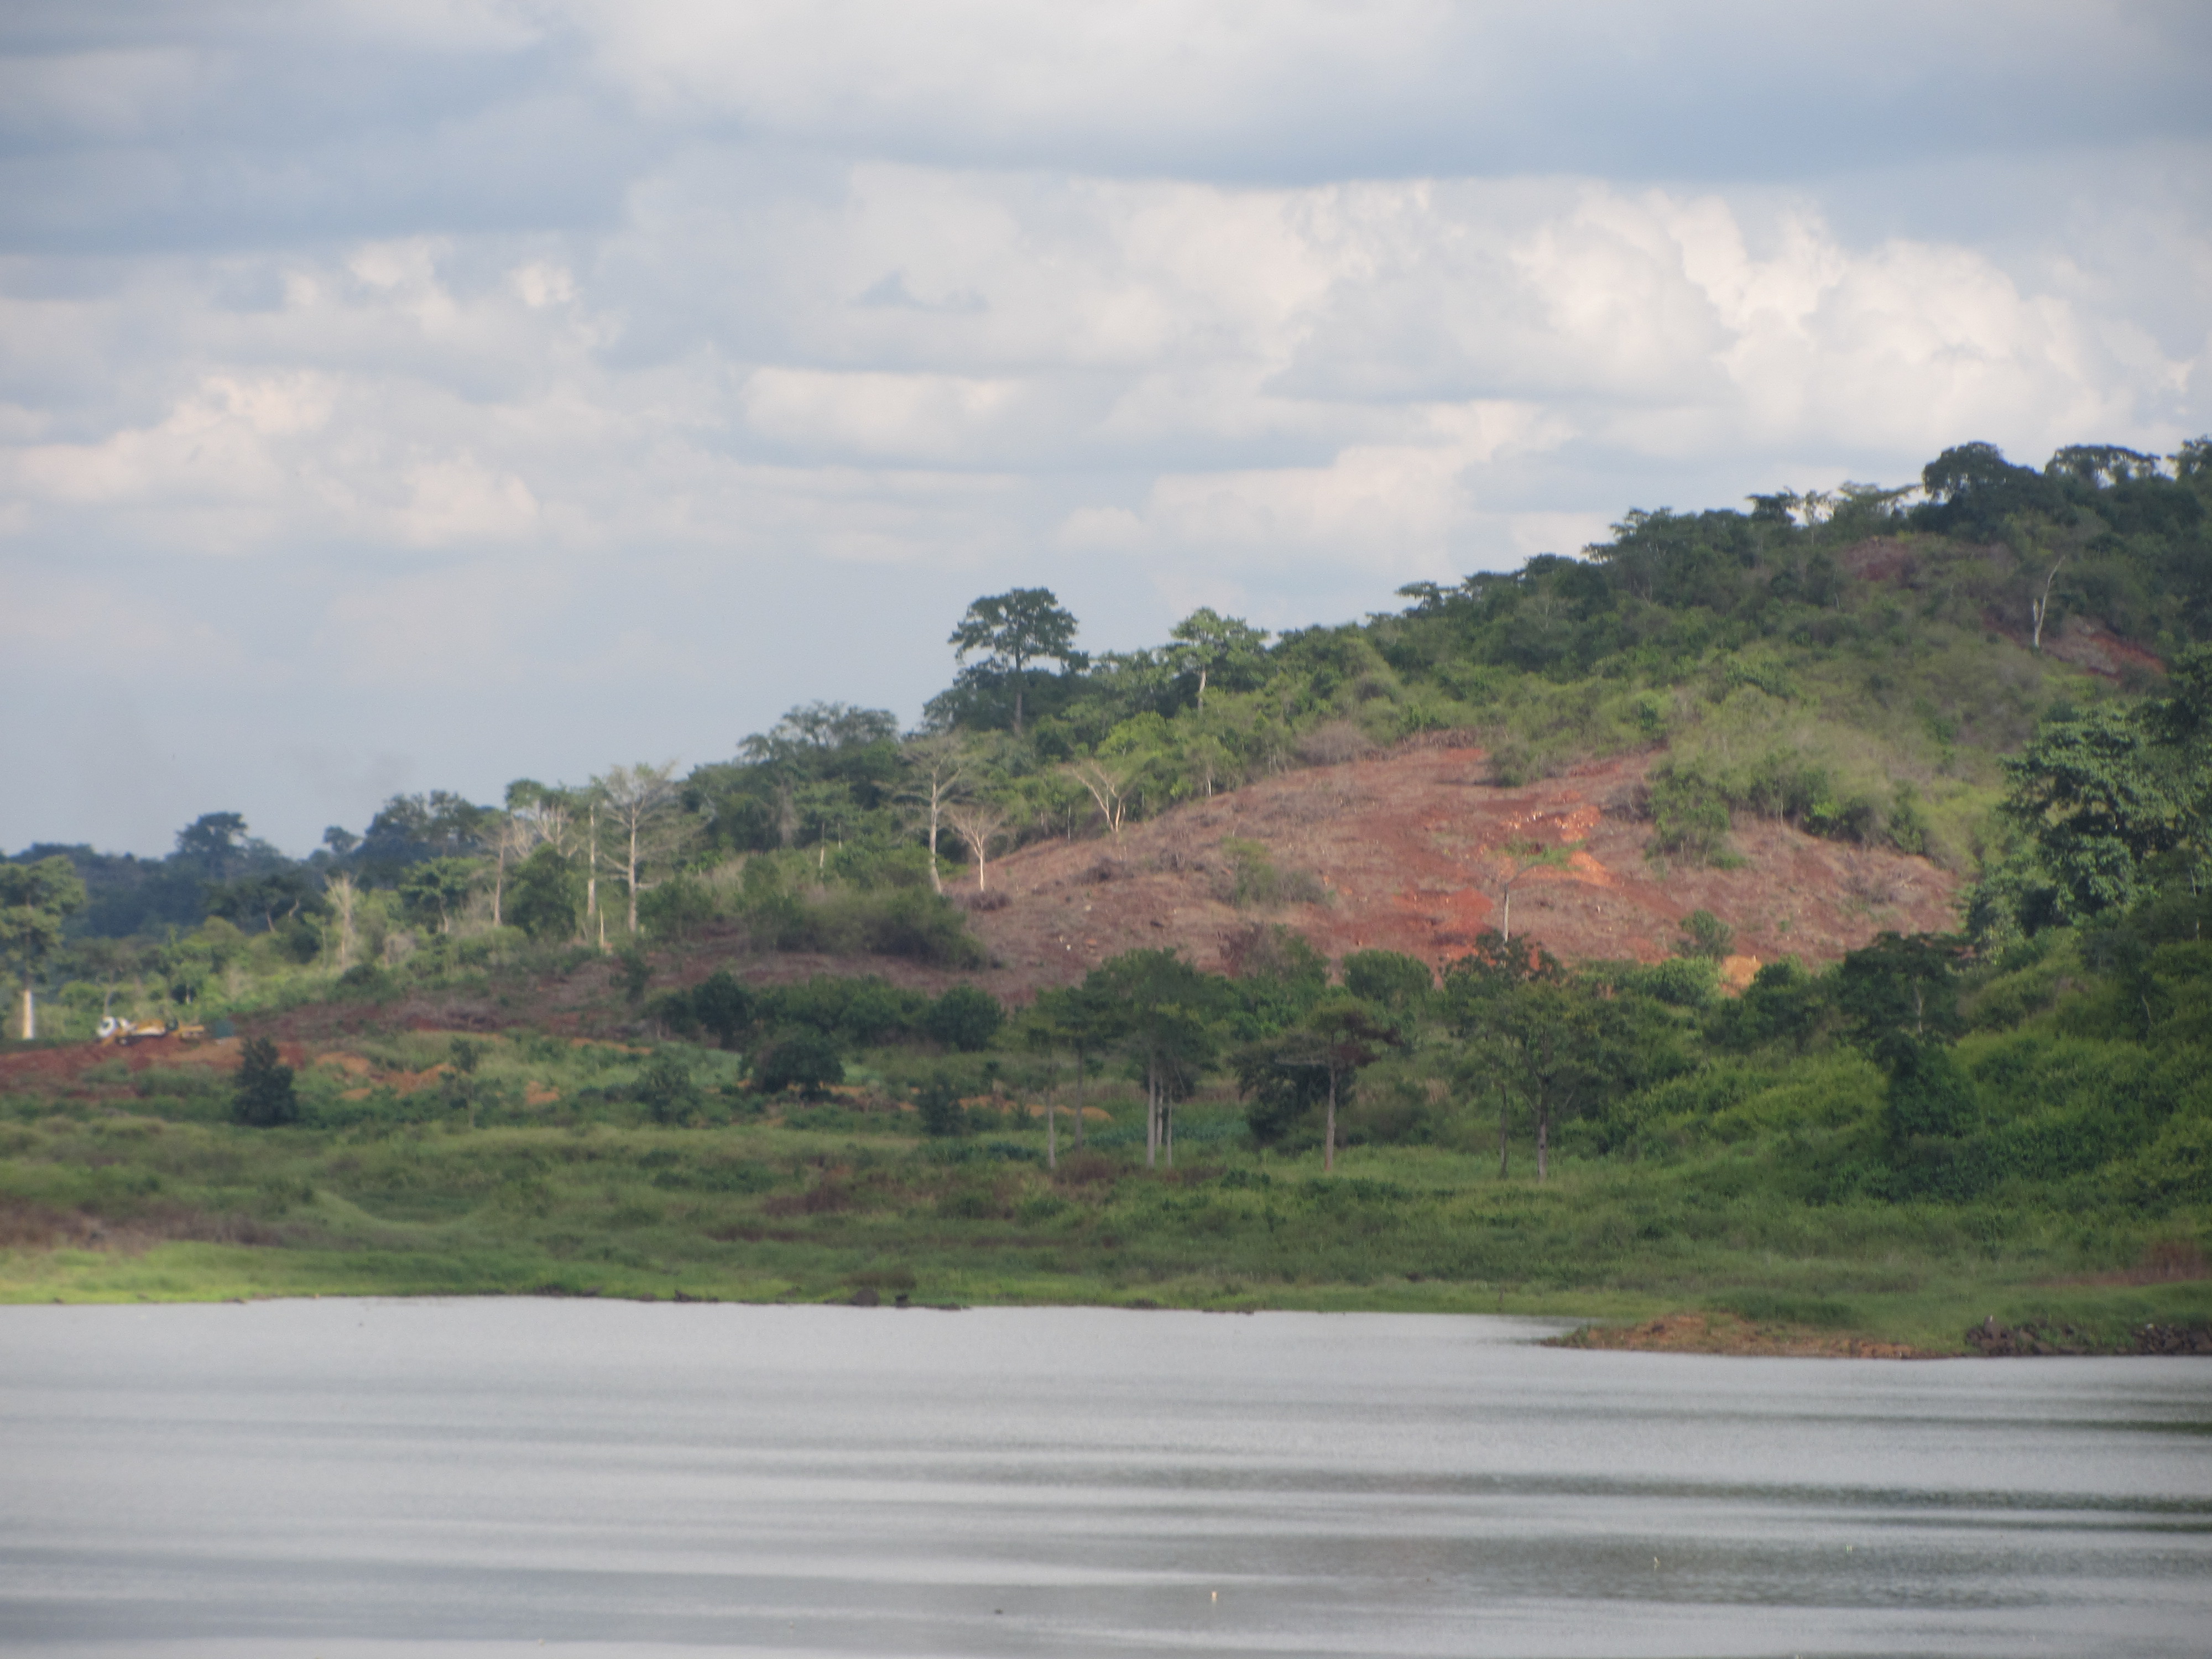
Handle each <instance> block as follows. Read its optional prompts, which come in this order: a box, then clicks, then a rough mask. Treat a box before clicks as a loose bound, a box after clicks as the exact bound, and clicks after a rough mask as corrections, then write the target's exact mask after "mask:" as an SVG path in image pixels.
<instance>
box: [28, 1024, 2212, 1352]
mask: <svg viewBox="0 0 2212 1659" xmlns="http://www.w3.org/2000/svg"><path fill="white" fill-rule="evenodd" d="M623 1053H624V1051H621V1050H615V1049H612V1048H610V1049H609V1050H608V1051H607V1053H606V1054H602V1055H597V1056H592V1057H589V1058H586V1059H585V1060H579V1061H577V1062H575V1065H576V1066H577V1067H578V1068H579V1070H580V1071H592V1070H594V1069H595V1068H601V1067H604V1066H611V1065H613V1064H617V1063H619V1058H620V1057H621V1056H622V1055H623ZM503 1063H504V1064H507V1065H514V1064H520V1065H523V1066H530V1065H533V1064H534V1065H536V1066H538V1068H539V1069H541V1070H542V1069H544V1061H543V1060H537V1061H532V1060H528V1059H527V1058H526V1057H525V1056H518V1055H513V1054H509V1055H508V1056H507V1057H506V1058H505V1060H504V1061H503ZM320 1069H322V1070H324V1071H325V1072H328V1073H331V1077H330V1078H329V1079H316V1086H318V1087H321V1088H324V1089H325V1093H326V1095H327V1099H326V1101H325V1111H326V1112H327V1114H328V1115H329V1116H330V1117H331V1118H333V1119H342V1118H343V1115H344V1114H345V1110H346V1109H348V1108H362V1111H361V1112H360V1113H359V1115H356V1117H355V1119H354V1121H350V1122H346V1121H331V1122H324V1123H321V1124H319V1125H318V1126H316V1127H293V1128H283V1129H275V1130H260V1131H255V1130H249V1129H243V1128H240V1127H234V1126H233V1125H231V1124H229V1123H228V1122H226V1121H221V1119H220V1116H219V1114H218V1112H217V1110H216V1107H217V1106H218V1105H219V1100H218V1097H217V1096H216V1094H215V1093H214V1092H213V1091H212V1089H211V1087H210V1085H212V1084H213V1082H214V1079H213V1078H212V1077H211V1076H207V1075H205V1074H203V1075H202V1076H199V1077H195V1076H194V1075H193V1074H192V1073H191V1072H190V1071H189V1070H186V1069H185V1068H178V1070H177V1072H176V1073H173V1074H171V1073H162V1072H160V1071H155V1072H146V1073H138V1074H137V1076H136V1077H135V1079H132V1080H131V1081H130V1082H129V1083H128V1085H125V1082H124V1080H123V1079H119V1078H116V1077H112V1076H111V1077H109V1078H106V1079H102V1080H99V1081H95V1082H94V1083H92V1084H89V1085H82V1086H81V1087H80V1088H79V1090H78V1091H76V1097H46V1098H43V1099H38V1100H33V1099H30V1098H27V1097H20V1096H19V1097H15V1098H14V1099H12V1100H10V1101H9V1102H7V1103H6V1105H5V1111H6V1116H5V1120H4V1121H0V1180H4V1184H5V1191H6V1194H7V1200H6V1210H5V1225H6V1228H7V1231H6V1233H5V1235H4V1237H5V1238H6V1240H7V1242H8V1243H9V1245H10V1246H11V1247H12V1248H9V1249H6V1250H5V1251H4V1252H0V1298H4V1299H7V1300H10V1301H16V1302H46V1301H52V1300H57V1299H58V1300H62V1301H69V1302H77V1301H133V1300H142V1299H143V1300H155V1301H164V1300H194V1299H197V1300H207V1299H219V1298H224V1297H271V1296H308V1295H459V1294H508V1295H514V1294H532V1293H536V1294H547V1293H550V1294H563V1295H601V1296H612V1297H658V1298H663V1299H667V1298H672V1297H678V1296H683V1297H701V1298H706V1297H712V1298H716V1299H738V1300H749V1301H771V1300H794V1301H827V1300H840V1301H849V1300H852V1299H854V1298H855V1297H859V1298H860V1299H861V1300H863V1301H866V1300H867V1299H869V1298H870V1297H873V1298H874V1299H876V1300H877V1301H878V1302H880V1303H882V1304H896V1302H897V1301H898V1300H899V1299H900V1298H901V1297H905V1298H906V1299H907V1300H908V1302H909V1303H910V1304H915V1305H929V1304H937V1305H945V1304H954V1305H971V1304H1025V1303H1027V1304H1040V1303H1061V1304H1066V1303H1085V1304H1121V1305H1146V1304H1151V1305H1158V1306H1164V1307H1188V1308H1206V1309H1221V1310H1231V1309H1254V1308H1297V1309H1316V1310H1355V1309H1358V1310H1393V1311H1433V1312H1500V1311H1503V1312H1510V1313H1528V1314H1535V1313H1541V1314H1553V1315H1559V1316H1567V1317H1573V1318H1592V1319H1604V1320H1609V1321H1633V1320H1641V1319H1647V1318H1650V1317H1652V1316H1656V1315H1658V1314H1662V1313H1666V1312H1670V1311H1674V1310H1682V1309H1709V1310H1726V1311H1728V1312H1730V1313H1733V1314H1735V1315H1736V1316H1740V1317H1741V1318H1742V1319H1744V1320H1747V1321H1750V1322H1757V1323H1759V1324H1760V1325H1761V1326H1763V1327H1768V1328H1799V1329H1804V1330H1808V1331H1817V1332H1822V1333H1828V1334H1838V1333H1840V1334H1857V1335H1863V1336H1864V1337H1866V1338H1868V1339H1869V1340H1887V1341H1893V1342H1901V1343H1905V1344H1909V1345H1911V1346H1913V1347H1915V1348H1917V1349H1922V1350H1926V1351H1933V1352H1960V1351H1962V1349H1963V1342H1962V1338H1963V1334H1964V1332H1965V1330H1966V1328H1967V1326H1969V1325H1970V1324H1976V1323H1979V1322H1982V1321H1983V1320H1984V1318H1986V1317H1989V1316H1995V1317H1996V1320H1997V1321H1998V1322H2001V1323H2003V1324H2008V1325H2017V1324H2021V1323H2025V1322H2046V1323H2051V1324H2054V1325H2058V1324H2063V1325H2068V1326H2071V1327H2074V1328H2076V1329H2077V1330H2078V1331H2081V1332H2082V1333H2086V1334H2087V1335H2088V1337H2089V1339H2090V1340H2092V1342H2093V1345H2094V1346H2106V1347H2109V1348H2111V1349H2112V1350H2114V1351H2119V1350H2122V1349H2124V1347H2125V1346H2127V1340H2128V1332H2129V1329H2130V1328H2131V1327H2133V1326H2137V1325H2140V1324H2142V1323H2145V1322H2159V1323H2168V1324H2172V1323H2179V1324H2203V1323H2205V1322H2208V1321H2212V1285H2208V1284H2207V1283H2206V1282H2204V1281H2203V1280H2201V1279H2197V1280H2186V1279H2185V1280H2180V1281H2177V1282H2167V1283H2149V1284H2129V1283H2126V1282H2124V1277H2125V1275H2124V1274H2117V1273H2115V1272H2114V1264H2115V1263H2116V1262H2121V1263H2133V1262H2137V1261H2142V1260H2143V1259H2145V1258H2146V1257H2147V1256H2156V1255H2157V1254H2158V1253H2159V1252H2160V1250H2161V1249H2163V1250H2164V1251H2165V1252H2166V1258H2167V1259H2169V1260H2172V1259H2174V1257H2173V1253H2174V1251H2175V1249H2176V1248H2177V1243H2176V1241H2175V1240H2174V1239H2172V1237H2167V1235H2168V1234H2170V1233H2171V1232H2172V1227H2171V1225H2170V1224H2168V1225H2166V1226H2165V1227H2163V1228H2161V1227H2160V1225H2157V1224H2154V1223H2150V1222H2135V1221H2130V1220H2129V1219H2127V1218H2124V1217H2116V1218H2112V1219H2110V1220H2107V1221H2093V1220H2089V1219H2085V1218H2083V1217H2081V1216H2080V1215H2078V1214H2061V1213H2057V1212H2040V1211H2033V1210H2024V1209H2021V1208H2020V1207H2018V1206H1999V1205H1996V1204H1991V1205H1987V1206H1973V1205H1963V1206H1962V1205H1955V1204H1954V1205H1939V1204H1925V1205H1922V1204H1899V1203H1893V1202H1883V1203H1874V1202H1868V1203H1841V1204H1832V1205H1826V1206H1806V1205H1803V1204H1802V1203H1798V1202H1795V1201H1792V1200H1789V1199H1787V1198H1784V1197H1781V1196H1778V1195H1777V1194H1776V1192H1775V1190H1774V1188H1773V1187H1772V1184H1771V1183H1769V1182H1764V1181H1762V1180H1761V1179H1760V1170H1759V1157H1758V1154H1757V1152H1756V1151H1755V1150H1753V1151H1746V1150H1745V1149H1743V1148H1741V1147H1723V1148H1719V1149H1717V1150H1715V1151H1713V1152H1708V1153H1705V1154H1702V1155H1698V1156H1692V1157H1685V1158H1678V1159H1676V1160H1674V1161H1672V1162H1669V1163H1668V1164H1640V1165H1631V1164H1620V1163H1617V1162H1607V1161H1603V1160H1598V1159H1589V1160H1584V1159H1581V1158H1575V1157H1571V1156H1570V1157H1567V1158H1562V1159H1561V1160H1560V1161H1559V1163H1558V1164H1555V1166H1554V1168H1553V1171H1552V1174H1551V1176H1550V1178H1549V1179H1548V1180H1547V1181H1545V1182H1541V1183H1539V1182H1537V1181H1535V1180H1534V1177H1533V1174H1532V1173H1529V1172H1528V1171H1529V1170H1530V1164H1531V1159H1530V1158H1529V1149H1528V1148H1519V1149H1516V1158H1515V1165H1516V1167H1515V1171H1514V1173H1512V1174H1511V1175H1510V1176H1507V1177H1505V1178H1501V1177H1500V1176H1499V1175H1498V1168H1497V1157H1496V1153H1495V1151H1494V1149H1492V1150H1489V1151H1487V1152H1484V1153H1482V1154H1480V1155H1478V1154H1476V1153H1474V1152H1454V1151H1449V1150H1447V1149H1444V1148H1440V1147H1436V1146H1363V1147H1359V1148H1356V1149H1354V1150H1352V1152H1349V1153H1347V1154H1346V1155H1344V1156H1343V1157H1341V1158H1340V1160H1339V1164H1338V1168H1337V1170H1336V1172H1335V1173H1334V1175H1333V1176H1324V1175H1323V1174H1322V1170H1321V1167H1320V1158H1318V1156H1317V1155H1316V1154H1313V1153H1304V1154H1296V1155H1285V1154H1282V1153H1265V1154H1263V1153H1261V1152H1257V1151H1255V1150H1251V1149H1250V1148H1249V1146H1248V1145H1247V1143H1246V1142H1245V1140H1244V1139H1243V1136H1242V1134H1241V1133H1239V1130H1240V1127H1241V1126H1240V1120H1239V1119H1238V1118H1237V1115H1236V1113H1235V1111H1234V1109H1233V1107H1232V1106H1231V1103H1228V1102H1226V1101H1220V1100H1216V1101H1212V1102H1206V1101H1200V1102H1198V1103H1194V1104H1193V1105H1192V1106H1190V1107H1188V1108H1187V1109H1185V1111H1184V1113H1183V1115H1182V1121H1181V1125H1180V1127H1179V1131H1178V1133H1179V1148H1178V1150H1179V1158H1178V1167H1177V1168H1176V1169H1175V1170H1173V1171H1171V1172H1170V1171H1167V1170H1161V1171H1158V1172H1148V1171H1146V1170H1145V1169H1144V1167H1143V1159H1142V1149H1141V1145H1140V1143H1139V1144H1136V1145H1133V1144H1132V1142H1133V1141H1135V1140H1136V1139H1137V1136H1136V1133H1135V1132H1134V1131H1133V1128H1132V1127H1131V1126H1132V1125H1133V1123H1135V1122H1137V1121H1140V1118H1139V1113H1140V1111H1141V1108H1140V1107H1139V1106H1138V1105H1137V1104H1136V1103H1133V1102H1130V1101H1127V1100H1113V1099H1109V1102H1108V1103H1107V1109H1106V1111H1105V1113H1104V1114H1103V1117H1094V1118H1093V1119H1092V1120H1091V1122H1090V1125H1089V1130H1088V1139H1089V1141H1090V1143H1091V1144H1090V1145H1089V1146H1087V1147H1086V1148H1085V1150H1084V1151H1083V1152H1080V1153H1077V1152H1073V1149H1072V1146H1071V1145H1070V1141H1071V1139H1072V1137H1071V1135H1070V1131H1069V1126H1068V1124H1067V1122H1066V1119H1065V1118H1064V1117H1063V1119H1062V1121H1061V1124H1060V1135H1061V1140H1060V1146H1061V1156H1060V1167H1059V1168H1058V1169H1057V1170H1048V1169H1047V1168H1046V1167H1045V1166H1044V1162H1043V1154H1044V1139H1045V1137H1044V1132H1043V1128H1042V1124H1040V1123H1037V1122H1035V1121H1029V1120H1025V1119H1024V1118H1023V1117H1022V1116H1021V1115H1018V1113H1015V1112H1012V1111H1008V1112H1006V1113H1003V1114H999V1115H992V1116H988V1117H983V1119H982V1121H981V1122H980V1123H978V1124H977V1125H976V1126H975V1128H974V1131H973V1132H972V1133H969V1134H966V1135H963V1136H960V1137H957V1138H951V1139H928V1138H926V1137H923V1136H922V1135H921V1134H920V1133H919V1132H918V1125H917V1123H916V1120H915V1115H914V1114H913V1113H911V1112H902V1111H899V1110H896V1109H891V1108H890V1107H888V1105H886V1104H884V1103H882V1102H881V1101H880V1100H879V1101H878V1109H873V1110H868V1109H860V1106H861V1105H862V1104H863V1103H865V1102H866V1100H867V1099H868V1098H869V1097H867V1096H866V1093H865V1091H860V1092H856V1096H855V1097H854V1098H853V1099H851V1100H848V1101H846V1102H842V1103H831V1104H829V1105H825V1106H823V1107H818V1108H815V1109H793V1110H791V1111H790V1112H789V1113H788V1114H787V1115H777V1116H767V1115H751V1114H749V1113H748V1112H746V1111H745V1110H744V1108H743V1107H742V1106H736V1107H730V1106H725V1105H723V1104H721V1103H720V1102H719V1097H716V1096H714V1094H712V1093H711V1092H710V1093H708V1095H707V1096H706V1097H705V1099H706V1102H707V1103H706V1104H704V1105H703V1106H702V1107H700V1108H699V1109H697V1110H696V1112H695V1114H694V1116H695V1121H693V1122H691V1123H690V1124H685V1125H665V1124H656V1123H653V1122H651V1121H610V1118H609V1117H608V1116H600V1117H598V1118H596V1119H594V1118H593V1117H592V1116H589V1115H580V1114H579V1112H578V1109H577V1108H576V1107H575V1106H574V1105H569V1106H568V1107H566V1109H565V1110H564V1109H563V1107H562V1105H561V1104H559V1103H550V1102H549V1103H544V1105H542V1106H540V1107H538V1108H535V1109H531V1108H524V1107H520V1106H517V1107H515V1108H513V1114H512V1115H513V1116H514V1117H515V1118H516V1119H518V1120H524V1119H526V1118H527V1117H529V1116H531V1115H535V1117H536V1120H537V1121H506V1122H488V1123H483V1124H482V1125H481V1127H477V1128H475V1129H471V1128H469V1127H467V1126H466V1122H465V1117H463V1116H461V1115H458V1114H457V1113H456V1112H454V1111H453V1109H451V1107H450V1104H449V1102H450V1098H451V1097H450V1096H435V1095H432V1094H430V1093H429V1092H428V1091H418V1093H417V1095H416V1096H415V1097H413V1098H415V1099H416V1100H417V1101H418V1102H419V1103H420V1105H419V1110H418V1111H417V1112H416V1115H412V1116H411V1117H410V1116H409V1115H406V1114H407V1110H408V1109H407V1104H406V1103H407V1101H408V1099H409V1098H410V1097H406V1096H400V1095H398V1094H396V1093H394V1092H392V1091H391V1088H390V1085H382V1086H383V1088H384V1090H385V1093H384V1094H383V1096H382V1097H379V1096H378V1095H377V1093H376V1091H374V1089H372V1090H369V1091H368V1092H367V1093H366V1095H364V1096H363V1097H362V1098H360V1099H356V1100H352V1101H348V1100H346V1099H344V1098H343V1096H345V1095H347V1094H358V1093H361V1091H360V1090H359V1089H358V1088H356V1089H341V1088H336V1087H330V1086H327V1085H330V1084H333V1083H336V1082H341V1081H346V1080H349V1075H350V1074H349V1073H346V1072H345V1071H343V1069H341V1068H338V1067H325V1068H320ZM500 1072H501V1066H499V1065H486V1066H482V1067H481V1068H480V1071H479V1073H478V1075H481V1076H483V1078H484V1079H485V1085H486V1087H488V1088H489V1086H491V1085H493V1084H495V1083H496V1082H497V1081H498V1079H499V1075H500ZM309 1076H310V1078H311V1079H313V1078H314V1069H313V1068H311V1070H310V1072H309ZM708 1082H709V1088H710V1089H711V1079H709V1080H708ZM126 1087H127V1091H128V1095H129V1098H128V1099H127V1100H125V1099H119V1098H100V1095H101V1094H103V1093H106V1094H108V1095H110V1096H114V1095H120V1094H122V1093H124V1092H125V1089H126ZM541 1092H545V1093H550V1092H552V1091H551V1090H550V1089H542V1090H541ZM372 1104H374V1106H375V1107H376V1108H377V1110H375V1111H374V1112H372V1111H368V1110H367V1108H368V1107H369V1106H370V1105H372ZM479 1110H480V1114H481V1115H482V1116H484V1117H489V1116H492V1115H495V1112H494V1111H493V1109H491V1108H489V1107H480V1108H479ZM979 1116H980V1115H979ZM563 1119H565V1121H562V1120H563ZM2179 1248H2181V1249H2184V1250H2186V1249H2188V1248H2189V1247H2188V1246H2187V1245H2186V1244H2185V1243H2184V1244H2182V1245H2181V1246H2179Z"/></svg>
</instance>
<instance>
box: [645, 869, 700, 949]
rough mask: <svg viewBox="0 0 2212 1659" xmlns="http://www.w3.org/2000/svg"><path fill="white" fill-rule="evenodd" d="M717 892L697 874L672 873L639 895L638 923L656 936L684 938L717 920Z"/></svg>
mask: <svg viewBox="0 0 2212 1659" xmlns="http://www.w3.org/2000/svg"><path fill="white" fill-rule="evenodd" d="M715 915H716V908H715V904H714V892H713V890H711V889H709V888H708V885H707V884H706V883H705V882H703V881H701V880H700V879H699V878H697V877H696V876H689V875H684V876H671V877H670V878H668V879H667V880H666V881H664V882H662V883H660V884H659V885H658V886H656V887H652V888H648V889H647V890H646V891H645V892H643V893H641V894H640V895H639V896H638V901H637V920H638V924H639V925H640V926H641V927H643V928H644V929H645V931H646V932H647V933H650V934H651V935H652V936H653V938H655V939H684V938H686V937H688V936H689V935H690V934H691V933H695V932H696V931H697V930H698V929H699V928H701V927H704V926H705V925H706V924H707V923H708V922H710V921H714V917H715Z"/></svg>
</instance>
